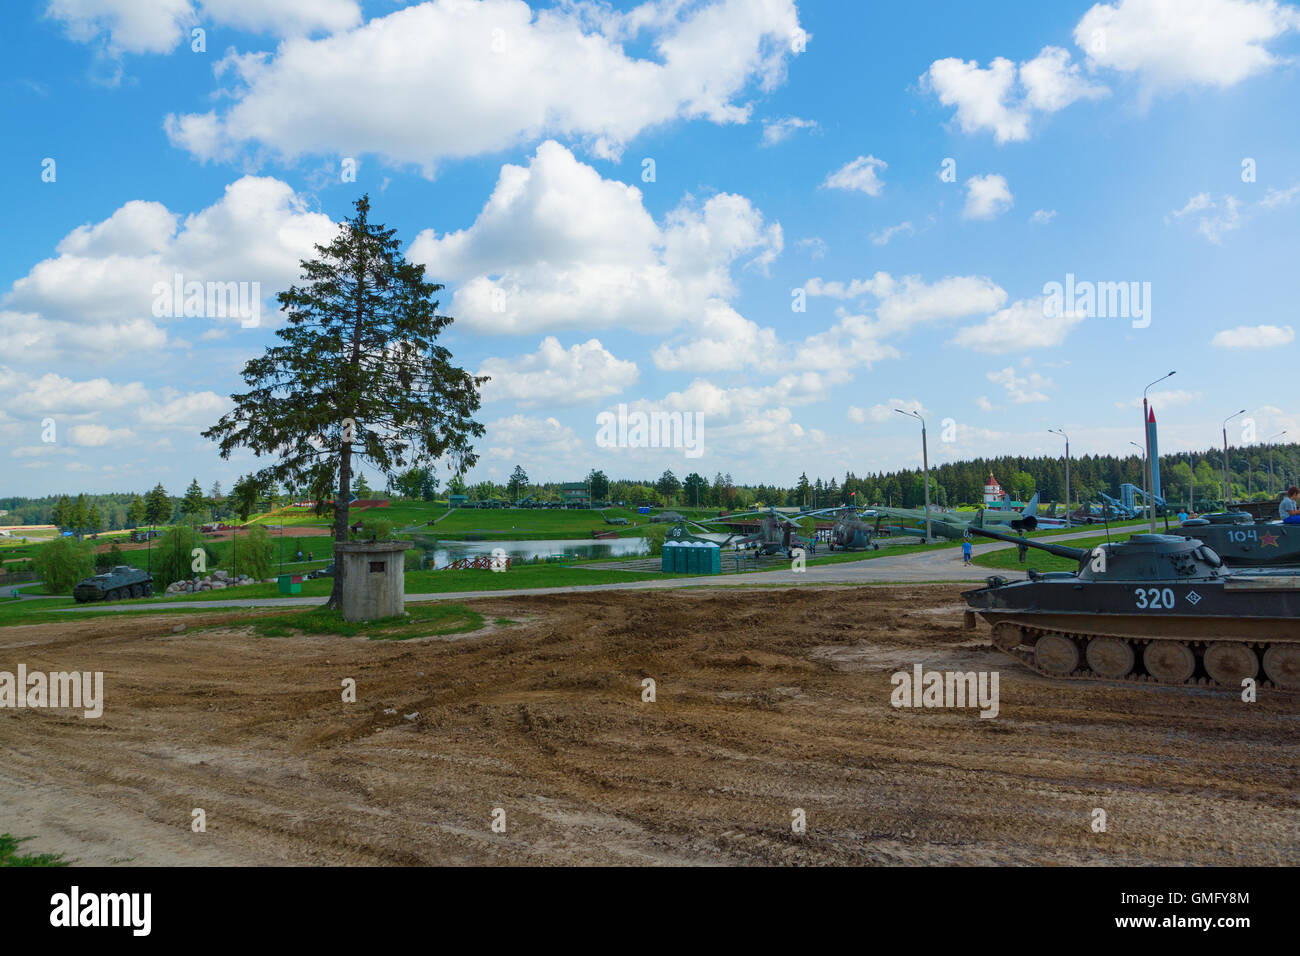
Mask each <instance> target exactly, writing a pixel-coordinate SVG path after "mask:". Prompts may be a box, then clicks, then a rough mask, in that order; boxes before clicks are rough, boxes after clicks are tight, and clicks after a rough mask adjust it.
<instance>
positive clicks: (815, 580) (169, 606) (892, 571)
mask: <svg viewBox="0 0 1300 956" xmlns="http://www.w3.org/2000/svg"><path fill="white" fill-rule="evenodd" d="M1104 533H1105V532H1104V530H1103V529H1100V528H1089V529H1088V530H1086V531H1077V532H1070V533H1069V534H1059V535H1052V536H1050V537H1049V538H1048V539H1047V540H1049V541H1052V542H1061V541H1072V540H1075V539H1077V538H1093V537H1096V536H1097V535H1099V534H1104ZM985 541H986V542H987V543H977V544H976V546H975V547H976V553H977V554H987V553H988V552H990V551H1001V550H1003V549H1005V548H1010V547H1013V545H1012V544H1011V543H1009V542H1002V541H992V540H989V539H985ZM506 573H509V572H506ZM992 573H993V571H992V570H991V569H989V568H981V567H977V566H975V565H972V566H970V567H963V566H962V563H961V549H960V548H943V549H940V550H934V551H914V552H912V553H910V554H899V555H891V556H887V557H881V558H868V559H864V560H862V561H846V562H841V563H839V564H820V565H813V566H812V567H809V568H807V569H805V570H804V571H801V572H794V571H760V572H750V573H745V574H724V575H709V576H706V577H694V578H669V579H666V580H663V579H659V580H656V579H650V580H646V581H629V582H627V583H623V584H583V585H570V586H567V587H554V588H520V589H512V590H500V591H440V592H437V593H434V594H408V595H406V600H407V601H408V602H410V603H418V602H422V601H466V600H470V599H473V598H492V597H519V596H521V595H528V594H576V593H581V592H585V591H637V590H659V589H663V588H681V587H701V586H708V587H735V586H755V585H757V586H766V587H810V586H811V587H816V586H818V585H826V584H884V583H891V582H892V583H902V584H906V583H917V582H922V581H951V582H956V583H961V582H968V581H971V582H973V581H983V580H984V579H985V578H987V577H988V576H989V575H990V574H992ZM323 603H325V598H323V597H297V598H294V597H266V598H223V599H221V600H219V601H176V602H171V603H162V604H160V603H157V602H154V603H150V604H139V603H132V604H123V605H118V606H116V607H102V606H97V605H94V604H90V605H87V606H85V607H76V608H71V607H69V608H52V609H51V610H50V612H49V613H57V612H60V611H66V612H71V613H76V612H77V611H91V610H100V611H136V610H143V609H150V610H152V609H157V610H173V611H174V610H176V609H177V608H180V609H181V610H185V609H187V608H196V609H207V608H226V607H313V606H317V605H320V604H323Z"/></svg>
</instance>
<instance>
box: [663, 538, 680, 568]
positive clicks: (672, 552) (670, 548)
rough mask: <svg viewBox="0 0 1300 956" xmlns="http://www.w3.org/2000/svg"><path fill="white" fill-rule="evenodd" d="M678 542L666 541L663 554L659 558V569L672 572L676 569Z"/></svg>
mask: <svg viewBox="0 0 1300 956" xmlns="http://www.w3.org/2000/svg"><path fill="white" fill-rule="evenodd" d="M676 551H677V542H676V541H665V542H664V549H663V554H662V555H661V557H660V558H659V570H660V571H663V572H665V573H668V574H671V573H672V571H673V570H674V568H673V562H674V561H675V560H676V557H677V555H676Z"/></svg>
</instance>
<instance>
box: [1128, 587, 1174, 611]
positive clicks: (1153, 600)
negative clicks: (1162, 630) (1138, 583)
mask: <svg viewBox="0 0 1300 956" xmlns="http://www.w3.org/2000/svg"><path fill="white" fill-rule="evenodd" d="M1135 593H1136V594H1137V606H1138V607H1140V608H1143V609H1145V610H1151V609H1153V608H1156V609H1158V608H1173V606H1174V592H1173V589H1172V588H1138V589H1137V590H1136V592H1135Z"/></svg>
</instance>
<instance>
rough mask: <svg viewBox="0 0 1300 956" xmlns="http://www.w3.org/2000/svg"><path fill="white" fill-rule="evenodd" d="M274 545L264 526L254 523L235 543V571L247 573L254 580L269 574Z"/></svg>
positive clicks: (259, 579) (262, 578)
mask: <svg viewBox="0 0 1300 956" xmlns="http://www.w3.org/2000/svg"><path fill="white" fill-rule="evenodd" d="M274 553H275V545H274V544H272V543H271V535H270V534H268V533H267V530H266V528H265V527H263V526H262V525H260V524H255V525H253V526H252V527H251V528H249V529H248V533H247V534H244V535H241V536H240V537H239V540H238V541H237V542H236V543H235V573H236V574H247V575H248V576H249V577H251V578H253V579H254V580H256V581H262V580H265V579H266V578H269V577H270V576H271V566H272V563H273V558H274Z"/></svg>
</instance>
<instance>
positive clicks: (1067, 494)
mask: <svg viewBox="0 0 1300 956" xmlns="http://www.w3.org/2000/svg"><path fill="white" fill-rule="evenodd" d="M1048 431H1049V432H1052V433H1054V434H1056V435H1060V436H1061V437H1062V438H1064V439H1065V526H1066V527H1067V528H1068V527H1070V436H1069V435H1067V434H1065V432H1064V431H1063V430H1062V429H1060V428H1049V429H1048Z"/></svg>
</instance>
